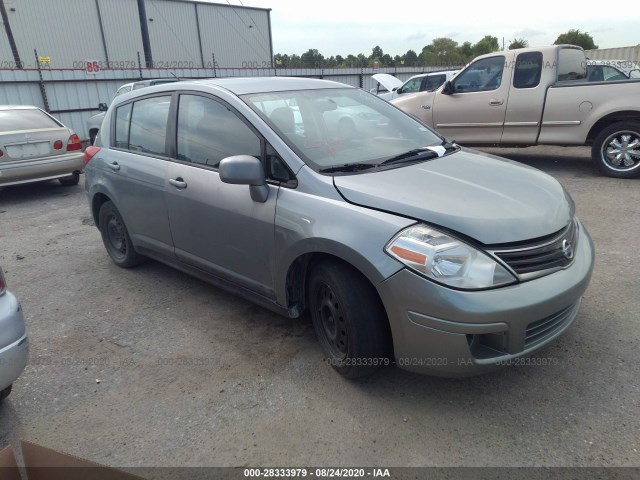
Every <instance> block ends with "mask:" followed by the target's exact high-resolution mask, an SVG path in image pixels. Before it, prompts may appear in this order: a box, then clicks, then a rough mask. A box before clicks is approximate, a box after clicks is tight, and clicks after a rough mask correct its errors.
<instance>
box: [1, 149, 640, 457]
mask: <svg viewBox="0 0 640 480" xmlns="http://www.w3.org/2000/svg"><path fill="white" fill-rule="evenodd" d="M490 151H491V152H492V153H496V154H499V155H503V156H508V157H510V158H513V159H515V160H518V161H522V162H524V163H527V164H530V165H533V166H536V167H538V168H541V169H543V170H544V171H546V172H548V173H550V174H551V175H553V176H555V177H556V178H557V179H559V180H560V181H561V182H562V183H563V184H564V185H565V186H566V188H567V189H568V190H569V191H570V193H571V194H572V195H573V197H574V199H575V201H576V204H577V212H578V215H579V216H580V218H581V219H582V221H583V223H584V224H585V225H586V227H587V229H588V230H589V232H590V233H591V235H592V237H593V239H594V242H595V245H596V252H597V263H596V269H595V272H594V276H593V280H592V283H591V286H590V288H589V290H588V291H587V293H586V295H585V298H584V302H583V305H582V310H581V313H580V315H579V317H578V319H577V321H576V322H575V324H574V326H573V327H572V328H571V329H569V331H568V332H567V333H566V334H565V335H564V336H563V337H562V338H561V339H559V340H558V341H557V342H555V343H554V344H553V345H551V346H549V347H547V348H546V349H544V350H543V351H542V352H540V353H539V355H537V357H540V358H549V359H552V363H553V365H551V366H545V367H542V366H539V367H535V366H528V367H511V368H507V369H505V370H502V371H500V372H497V373H495V374H490V375H486V376H482V377H477V378H471V379H462V380H450V379H441V378H433V377H428V376H419V375H415V374H411V373H407V372H404V371H402V370H399V369H397V368H395V367H389V368H386V369H383V370H382V371H380V372H379V373H377V374H375V375H374V376H373V377H371V378H367V379H365V380H360V381H348V380H344V379H342V378H341V377H340V376H339V375H337V374H336V373H335V372H334V371H333V370H332V369H331V368H330V367H328V366H326V365H325V364H324V363H323V362H322V360H321V353H320V348H319V346H318V345H317V344H316V340H315V337H314V333H313V329H312V327H311V324H310V321H309V320H308V319H307V318H305V319H302V320H289V319H286V318H282V317H279V316H276V315H274V314H272V313H270V312H268V311H266V310H263V309H261V308H259V307H256V306H254V305H252V304H250V303H247V302H246V301H244V300H241V299H239V298H237V297H235V296H233V295H231V294H228V293H225V292H222V291H219V290H217V289H215V288H214V287H211V286H210V285H208V284H205V283H203V282H201V281H199V280H196V279H194V278H191V277H188V276H186V275H184V274H182V273H179V272H177V271H175V270H172V269H171V268H168V267H165V266H163V265H161V264H159V263H155V262H148V263H147V264H145V265H143V266H141V267H139V268H136V269H132V270H123V269H119V268H117V267H116V266H114V265H113V264H112V262H111V261H110V259H109V258H108V256H107V254H106V252H105V250H104V247H103V245H102V242H101V239H100V236H99V233H98V231H97V229H96V228H95V227H94V226H93V221H92V219H91V217H90V214H89V210H88V206H87V202H86V198H85V194H84V189H83V186H82V184H81V185H80V186H77V187H72V188H64V187H60V186H59V185H58V184H57V183H56V182H49V183H42V184H35V185H29V186H23V187H14V188H8V189H6V190H5V191H3V192H2V193H0V265H2V266H3V268H4V269H5V271H6V274H7V278H8V281H9V286H10V289H11V290H12V291H13V292H14V293H15V294H16V295H17V296H18V297H19V298H20V300H21V301H22V303H23V307H24V311H25V314H26V318H27V322H28V326H29V329H30V332H31V360H30V365H29V366H28V367H27V369H26V371H25V372H24V374H23V375H22V376H21V377H20V379H19V380H18V381H17V382H16V384H15V386H14V391H13V393H12V394H11V396H10V397H9V398H8V399H7V401H6V402H4V403H3V404H2V406H0V427H1V428H0V447H3V446H5V445H6V444H12V445H13V446H14V447H18V442H19V440H20V439H24V440H30V441H34V442H37V443H39V444H42V445H44V446H47V447H51V448H56V449H58V450H63V451H65V452H68V453H71V454H73V455H77V456H80V457H83V458H87V459H90V460H93V461H97V462H100V463H103V464H106V465H110V466H117V467H136V466H176V465H189V466H207V465H209V466H238V465H252V466H267V465H272V466H273V465H275V466H309V465H313V466H323V465H329V466H353V465H364V466H374V465H376V466H387V467H391V466H470V465H472V466H541V465H544V466H638V465H640V453H639V450H640V428H639V427H640V420H639V419H640V415H639V414H640V387H639V381H638V379H639V378H640V362H639V361H638V360H639V359H640V353H639V348H638V347H639V346H640V342H639V337H640V334H639V331H640V329H639V328H638V326H639V318H638V313H639V312H640V295H638V292H640V281H639V275H638V270H639V269H640V257H639V256H638V239H639V238H640V208H639V207H638V205H640V188H638V187H639V185H640V184H639V183H638V182H639V181H640V180H627V181H625V180H616V179H611V178H606V177H603V176H601V175H600V174H599V173H598V172H597V171H596V169H595V168H594V167H593V166H592V165H591V163H590V161H589V160H588V152H587V150H586V149H584V148H550V147H544V148H542V147H536V148H530V149H510V150H497V149H496V150H490Z"/></svg>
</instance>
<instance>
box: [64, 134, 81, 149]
mask: <svg viewBox="0 0 640 480" xmlns="http://www.w3.org/2000/svg"><path fill="white" fill-rule="evenodd" d="M74 150H82V142H81V141H80V139H79V138H78V135H76V134H75V133H74V134H73V135H71V136H70V137H69V141H68V142H67V152H72V151H74Z"/></svg>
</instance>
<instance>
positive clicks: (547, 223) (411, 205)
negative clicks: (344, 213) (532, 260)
mask: <svg viewBox="0 0 640 480" xmlns="http://www.w3.org/2000/svg"><path fill="white" fill-rule="evenodd" d="M334 184H335V186H336V188H337V189H338V191H339V192H340V193H341V194H342V195H343V196H344V198H345V199H346V200H347V201H349V202H351V203H355V204H357V205H361V206H365V207H370V208H375V209H379V210H385V211H388V212H393V213H397V214H399V215H404V216H407V217H411V218H415V219H417V220H422V221H425V222H428V223H431V224H433V225H436V226H441V227H445V228H447V229H450V230H453V231H456V232H459V233H462V234H463V235H466V236H468V237H471V238H473V239H475V240H477V241H479V242H482V243H483V244H485V245H491V244H498V243H510V242H519V241H523V240H529V239H533V238H537V237H542V236H545V235H549V234H552V233H555V232H557V231H558V230H560V229H562V228H563V227H565V226H566V225H567V224H568V223H569V221H570V219H571V216H572V215H573V211H572V210H573V202H572V200H571V198H570V197H569V196H568V194H567V193H566V192H565V190H564V188H563V187H562V185H560V183H558V182H557V181H556V180H555V179H554V178H553V177H551V176H549V175H547V174H546V173H543V172H541V171H540V170H537V169H534V168H531V167H527V166H525V165H522V164H519V163H516V162H513V161H511V160H506V159H501V158H499V157H494V156H490V155H484V154H480V153H476V152H474V151H470V150H467V149H463V150H461V151H458V152H456V153H453V154H450V155H447V156H445V157H441V158H437V159H435V160H430V161H426V162H421V163H417V164H413V165H407V166H404V167H399V168H394V169H390V170H382V171H378V172H373V173H363V174H358V175H346V176H336V177H334Z"/></svg>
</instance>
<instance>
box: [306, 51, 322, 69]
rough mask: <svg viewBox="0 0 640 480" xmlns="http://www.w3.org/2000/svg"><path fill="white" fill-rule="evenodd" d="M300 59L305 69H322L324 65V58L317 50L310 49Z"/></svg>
mask: <svg viewBox="0 0 640 480" xmlns="http://www.w3.org/2000/svg"><path fill="white" fill-rule="evenodd" d="M300 58H301V59H302V65H303V66H304V67H308V68H310V67H322V66H323V65H324V56H323V55H322V54H321V53H320V52H319V51H318V50H316V49H315V48H310V49H309V50H307V51H306V52H305V53H303V54H302V56H301V57H300Z"/></svg>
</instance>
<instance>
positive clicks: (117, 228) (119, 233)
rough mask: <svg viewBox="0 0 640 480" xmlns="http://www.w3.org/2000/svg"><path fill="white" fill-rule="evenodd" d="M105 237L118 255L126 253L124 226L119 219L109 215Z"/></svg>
mask: <svg viewBox="0 0 640 480" xmlns="http://www.w3.org/2000/svg"><path fill="white" fill-rule="evenodd" d="M107 238H108V239H109V245H111V248H112V249H113V250H114V251H115V252H117V253H119V254H120V255H123V256H124V255H126V253H127V241H126V237H125V233H124V226H123V225H122V222H121V221H120V219H118V218H117V217H116V216H115V215H111V216H110V217H109V220H108V221H107Z"/></svg>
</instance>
